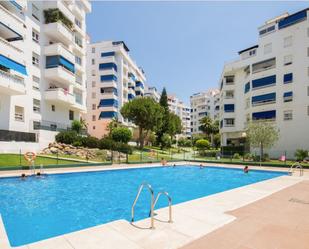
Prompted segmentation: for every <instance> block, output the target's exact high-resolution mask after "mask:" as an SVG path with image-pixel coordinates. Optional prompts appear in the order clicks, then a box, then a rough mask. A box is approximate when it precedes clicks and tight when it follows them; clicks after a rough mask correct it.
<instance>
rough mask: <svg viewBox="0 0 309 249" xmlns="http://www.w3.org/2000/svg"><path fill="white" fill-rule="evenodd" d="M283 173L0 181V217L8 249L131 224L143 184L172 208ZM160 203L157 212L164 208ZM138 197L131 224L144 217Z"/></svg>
mask: <svg viewBox="0 0 309 249" xmlns="http://www.w3.org/2000/svg"><path fill="white" fill-rule="evenodd" d="M284 174H285V173H283V172H271V171H255V170H251V171H250V172H249V174H244V173H243V172H242V170H239V169H231V168H221V167H206V168H203V169H200V168H199V167H196V166H186V167H182V166H177V167H175V168H173V167H148V168H136V169H122V170H106V171H97V172H84V173H68V174H54V175H48V176H46V177H43V178H36V177H29V178H28V179H26V180H21V179H20V178H16V177H15V178H2V179H0V214H1V216H2V219H3V222H4V225H5V228H6V232H7V235H8V238H9V241H10V244H11V246H20V245H24V244H28V243H31V242H35V241H39V240H43V239H47V238H50V237H54V236H57V235H61V234H65V233H69V232H73V231H77V230H81V229H85V228H87V227H91V226H95V225H98V224H103V223H107V222H110V221H113V220H118V219H126V220H128V221H130V219H131V216H130V215H131V205H132V203H133V201H134V198H135V195H136V193H137V190H138V187H139V185H140V184H141V183H142V182H144V181H146V182H148V183H150V184H151V185H152V187H153V189H154V191H155V192H156V193H157V192H159V191H162V190H165V191H167V192H169V194H170V196H171V197H172V199H173V204H176V203H180V202H184V201H189V200H192V199H196V198H200V197H204V196H207V195H211V194H214V193H218V192H222V191H225V190H228V189H233V188H236V187H240V186H244V185H247V184H251V183H255V182H259V181H263V180H267V179H270V178H274V177H278V176H281V175H284ZM166 205H167V203H166V200H165V199H164V198H162V202H159V203H158V205H157V207H158V208H159V207H163V206H166ZM148 214H149V193H148V192H147V191H146V190H145V191H143V192H142V194H141V196H140V199H139V201H138V203H137V205H136V209H135V215H136V220H138V219H143V218H146V217H148Z"/></svg>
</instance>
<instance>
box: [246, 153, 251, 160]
mask: <svg viewBox="0 0 309 249" xmlns="http://www.w3.org/2000/svg"><path fill="white" fill-rule="evenodd" d="M244 159H246V160H252V159H253V155H252V154H251V153H246V154H245V155H244Z"/></svg>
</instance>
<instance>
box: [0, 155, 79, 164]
mask: <svg viewBox="0 0 309 249" xmlns="http://www.w3.org/2000/svg"><path fill="white" fill-rule="evenodd" d="M75 163H80V162H74V161H68V160H60V159H59V160H58V164H75ZM41 164H42V165H43V166H45V165H52V164H57V160H56V159H53V158H47V157H42V156H37V158H36V159H35V165H41ZM28 165H29V164H28V162H27V161H26V160H25V159H24V156H23V155H21V156H20V155H19V154H0V167H6V166H7V167H13V166H28Z"/></svg>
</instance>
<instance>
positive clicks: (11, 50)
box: [0, 37, 24, 64]
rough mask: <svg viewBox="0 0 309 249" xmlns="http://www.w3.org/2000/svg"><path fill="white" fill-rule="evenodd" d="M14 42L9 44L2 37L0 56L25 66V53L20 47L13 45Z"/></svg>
mask: <svg viewBox="0 0 309 249" xmlns="http://www.w3.org/2000/svg"><path fill="white" fill-rule="evenodd" d="M13 44H14V43H13V42H8V41H7V40H5V39H3V38H1V37H0V47H1V50H0V54H2V55H4V56H6V57H8V58H10V59H12V60H14V61H16V62H18V63H20V64H24V61H23V58H24V52H23V51H22V50H21V49H19V48H18V47H16V46H14V45H13Z"/></svg>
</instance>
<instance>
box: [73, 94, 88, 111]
mask: <svg viewBox="0 0 309 249" xmlns="http://www.w3.org/2000/svg"><path fill="white" fill-rule="evenodd" d="M72 108H73V109H75V110H77V111H80V112H83V113H86V111H87V108H86V106H85V105H84V102H83V97H82V95H80V94H77V93H75V94H74V104H73V106H72Z"/></svg>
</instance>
